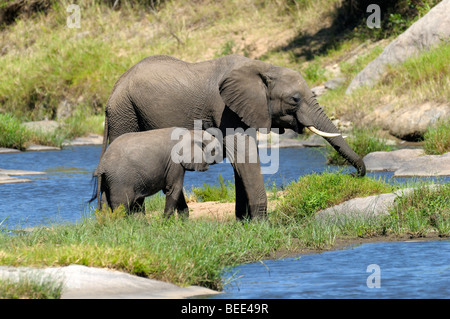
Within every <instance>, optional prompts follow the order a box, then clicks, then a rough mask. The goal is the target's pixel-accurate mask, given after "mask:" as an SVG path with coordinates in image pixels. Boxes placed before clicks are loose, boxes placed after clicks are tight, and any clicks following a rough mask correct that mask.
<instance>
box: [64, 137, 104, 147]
mask: <svg viewBox="0 0 450 319" xmlns="http://www.w3.org/2000/svg"><path fill="white" fill-rule="evenodd" d="M101 144H103V136H101V135H98V134H89V135H88V136H85V137H78V138H76V139H74V140H72V141H67V142H65V143H63V146H70V145H72V146H80V145H101Z"/></svg>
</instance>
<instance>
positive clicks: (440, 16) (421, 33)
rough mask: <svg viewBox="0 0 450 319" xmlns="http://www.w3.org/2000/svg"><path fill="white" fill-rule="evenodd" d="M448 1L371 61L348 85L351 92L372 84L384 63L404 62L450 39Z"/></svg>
mask: <svg viewBox="0 0 450 319" xmlns="http://www.w3.org/2000/svg"><path fill="white" fill-rule="evenodd" d="M449 12H450V0H443V1H441V2H440V3H438V4H437V5H436V6H435V7H433V8H432V9H431V10H430V11H429V12H428V13H427V14H426V15H424V16H423V17H422V18H421V19H419V20H418V21H416V22H415V23H413V24H412V25H411V26H410V27H409V28H408V29H407V30H406V31H405V32H403V33H402V34H401V35H399V36H398V37H397V38H396V39H395V40H394V41H392V42H391V43H390V44H389V45H387V46H386V48H385V49H384V50H383V52H382V53H381V54H380V55H379V56H378V57H377V58H376V59H374V60H373V61H372V62H370V63H369V64H368V65H367V66H366V67H365V68H364V69H363V70H362V71H361V72H360V73H358V75H356V77H355V78H354V79H353V81H352V82H351V83H350V85H349V86H348V88H347V90H346V93H347V94H350V93H351V92H352V91H353V90H355V89H356V88H359V87H361V86H365V85H368V86H372V85H374V84H375V83H376V81H377V80H378V79H379V78H380V77H381V75H382V74H383V72H384V71H385V70H386V66H387V65H394V64H398V63H401V62H403V61H405V60H406V59H407V58H409V57H411V56H414V55H416V54H418V53H420V52H421V51H424V50H428V49H430V48H431V47H433V46H435V45H437V44H439V43H441V42H442V41H446V40H448V39H450V14H449Z"/></svg>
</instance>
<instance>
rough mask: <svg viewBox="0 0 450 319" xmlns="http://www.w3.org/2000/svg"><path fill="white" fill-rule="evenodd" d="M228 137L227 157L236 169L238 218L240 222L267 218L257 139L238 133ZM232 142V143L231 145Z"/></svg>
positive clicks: (265, 196)
mask: <svg viewBox="0 0 450 319" xmlns="http://www.w3.org/2000/svg"><path fill="white" fill-rule="evenodd" d="M231 138H232V136H227V139H226V151H227V157H228V159H229V160H230V161H231V164H232V165H233V168H234V176H235V186H236V211H235V212H236V218H237V219H238V220H242V219H251V218H265V217H266V216H267V195H266V190H265V187H264V180H263V177H262V174H261V165H260V162H259V156H258V150H257V147H256V138H255V137H254V136H250V135H247V134H241V133H236V134H235V135H234V136H233V140H234V141H233V142H231ZM230 142H231V143H230Z"/></svg>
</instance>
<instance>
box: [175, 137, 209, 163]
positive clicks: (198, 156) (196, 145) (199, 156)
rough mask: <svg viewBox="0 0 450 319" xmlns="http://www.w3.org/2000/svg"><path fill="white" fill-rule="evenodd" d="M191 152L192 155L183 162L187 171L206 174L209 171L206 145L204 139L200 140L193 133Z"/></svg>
mask: <svg viewBox="0 0 450 319" xmlns="http://www.w3.org/2000/svg"><path fill="white" fill-rule="evenodd" d="M191 138H192V141H191V150H190V154H189V155H187V156H186V157H183V159H182V160H181V165H182V166H183V167H184V169H185V170H187V171H198V172H204V171H207V170H208V169H209V164H208V163H207V162H206V161H205V160H204V154H203V149H204V143H203V141H202V139H198V138H199V137H198V136H194V134H192V133H191Z"/></svg>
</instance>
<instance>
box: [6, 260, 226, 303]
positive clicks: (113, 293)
mask: <svg viewBox="0 0 450 319" xmlns="http://www.w3.org/2000/svg"><path fill="white" fill-rule="evenodd" d="M23 277H26V278H27V277H31V278H36V280H37V279H40V280H49V279H50V280H52V281H56V282H58V281H61V282H62V284H63V290H62V296H61V297H62V299H81V298H82V299H176V298H178V299H180V298H188V297H193V296H200V295H211V294H217V293H218V292H217V291H214V290H211V289H207V288H203V287H197V286H190V287H179V286H176V285H174V284H171V283H167V282H163V281H159V280H154V279H149V278H143V277H138V276H133V275H130V274H127V273H124V272H121V271H116V270H110V269H104V268H93V267H87V266H81V265H69V266H65V267H49V268H42V269H40V268H30V267H11V266H0V278H1V279H4V280H5V279H8V280H11V281H17V280H19V279H20V278H23Z"/></svg>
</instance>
